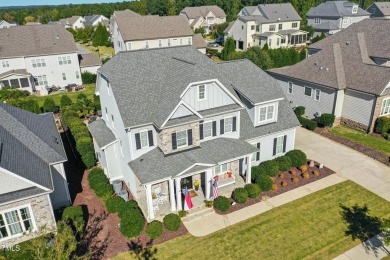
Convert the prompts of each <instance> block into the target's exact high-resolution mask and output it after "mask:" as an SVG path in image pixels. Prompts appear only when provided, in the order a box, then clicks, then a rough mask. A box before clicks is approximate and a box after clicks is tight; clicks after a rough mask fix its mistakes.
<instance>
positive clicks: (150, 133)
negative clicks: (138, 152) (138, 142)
mask: <svg viewBox="0 0 390 260" xmlns="http://www.w3.org/2000/svg"><path fill="white" fill-rule="evenodd" d="M148 139H149V146H154V142H153V131H152V130H149V131H148Z"/></svg>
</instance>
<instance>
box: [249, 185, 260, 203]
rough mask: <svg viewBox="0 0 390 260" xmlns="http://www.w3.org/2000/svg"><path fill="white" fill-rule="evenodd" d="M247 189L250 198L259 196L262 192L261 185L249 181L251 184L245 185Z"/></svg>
mask: <svg viewBox="0 0 390 260" xmlns="http://www.w3.org/2000/svg"><path fill="white" fill-rule="evenodd" d="M245 189H246V191H247V192H248V196H249V198H252V199H254V198H256V197H257V196H259V194H260V192H261V189H260V187H259V185H257V184H254V183H249V184H247V185H245Z"/></svg>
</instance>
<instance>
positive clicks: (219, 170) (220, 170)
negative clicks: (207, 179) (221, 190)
mask: <svg viewBox="0 0 390 260" xmlns="http://www.w3.org/2000/svg"><path fill="white" fill-rule="evenodd" d="M228 168H229V167H228V163H224V164H220V165H217V166H215V167H214V175H221V174H224V173H226V172H227V171H228Z"/></svg>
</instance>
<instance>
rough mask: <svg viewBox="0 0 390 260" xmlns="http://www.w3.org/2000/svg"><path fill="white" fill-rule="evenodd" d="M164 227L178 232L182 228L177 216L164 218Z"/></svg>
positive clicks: (170, 215)
mask: <svg viewBox="0 0 390 260" xmlns="http://www.w3.org/2000/svg"><path fill="white" fill-rule="evenodd" d="M163 221H164V226H165V228H166V229H168V230H169V231H177V230H179V228H180V222H181V220H180V217H179V216H178V215H176V214H173V213H171V214H168V215H166V216H165V217H164V220H163Z"/></svg>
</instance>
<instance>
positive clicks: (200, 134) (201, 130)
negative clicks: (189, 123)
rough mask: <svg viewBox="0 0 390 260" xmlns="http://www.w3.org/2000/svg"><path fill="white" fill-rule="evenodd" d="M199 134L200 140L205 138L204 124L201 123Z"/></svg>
mask: <svg viewBox="0 0 390 260" xmlns="http://www.w3.org/2000/svg"><path fill="white" fill-rule="evenodd" d="M199 136H200V140H203V124H200V125H199Z"/></svg>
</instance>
